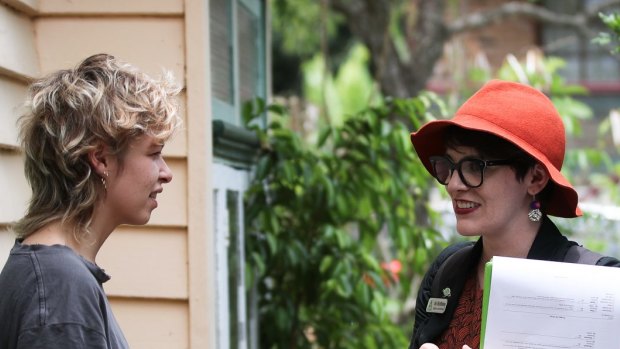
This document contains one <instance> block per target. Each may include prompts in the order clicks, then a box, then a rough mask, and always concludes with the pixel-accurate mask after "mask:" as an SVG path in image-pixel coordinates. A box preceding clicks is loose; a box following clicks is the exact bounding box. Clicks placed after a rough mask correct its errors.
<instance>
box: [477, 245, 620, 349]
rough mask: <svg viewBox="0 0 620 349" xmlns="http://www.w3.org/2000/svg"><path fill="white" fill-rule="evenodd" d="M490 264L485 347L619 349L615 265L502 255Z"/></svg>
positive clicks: (619, 292) (619, 278)
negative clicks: (571, 262)
mask: <svg viewBox="0 0 620 349" xmlns="http://www.w3.org/2000/svg"><path fill="white" fill-rule="evenodd" d="M492 264H493V272H492V278H491V284H490V296H489V304H488V305H489V306H488V310H487V323H486V331H485V337H484V338H485V341H484V348H485V349H504V348H505V349H547V348H549V349H563V348H593V349H620V312H619V311H620V303H618V302H619V301H620V268H611V267H601V266H592V265H583V264H569V263H559V262H548V261H536V260H529V259H521V258H507V257H493V261H492ZM487 287H488V286H487Z"/></svg>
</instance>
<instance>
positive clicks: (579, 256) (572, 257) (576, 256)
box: [564, 245, 603, 265]
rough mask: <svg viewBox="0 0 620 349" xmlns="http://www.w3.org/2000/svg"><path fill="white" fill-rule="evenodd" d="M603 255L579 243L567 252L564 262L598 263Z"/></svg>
mask: <svg viewBox="0 0 620 349" xmlns="http://www.w3.org/2000/svg"><path fill="white" fill-rule="evenodd" d="M601 258H603V255H602V254H600V253H596V252H593V251H590V250H588V249H587V248H585V247H583V246H579V245H573V246H571V247H570V248H569V249H568V252H566V256H564V262H568V263H579V264H590V265H596V264H597V263H598V261H599V260H600V259H601Z"/></svg>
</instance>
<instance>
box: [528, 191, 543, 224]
mask: <svg viewBox="0 0 620 349" xmlns="http://www.w3.org/2000/svg"><path fill="white" fill-rule="evenodd" d="M527 217H528V218H529V219H530V221H532V222H539V221H540V219H541V218H542V212H540V201H538V200H536V195H533V197H532V202H531V203H530V212H529V213H528V214H527Z"/></svg>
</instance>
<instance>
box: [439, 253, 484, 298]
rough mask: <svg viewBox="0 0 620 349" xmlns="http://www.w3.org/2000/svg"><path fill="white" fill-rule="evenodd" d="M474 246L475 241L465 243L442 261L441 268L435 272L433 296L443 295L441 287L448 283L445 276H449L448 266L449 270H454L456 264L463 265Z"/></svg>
mask: <svg viewBox="0 0 620 349" xmlns="http://www.w3.org/2000/svg"><path fill="white" fill-rule="evenodd" d="M473 248H474V244H473V243H467V244H463V246H461V248H459V249H458V250H456V251H455V252H454V253H452V254H451V255H450V256H448V257H447V258H446V259H445V260H444V261H443V263H441V266H440V267H439V269H437V273H435V277H434V278H433V284H432V286H431V297H440V296H443V294H442V292H443V290H442V289H441V287H443V285H445V284H446V283H445V278H446V277H448V275H447V273H446V272H445V270H446V268H448V270H453V267H454V266H455V265H462V264H463V263H465V258H466V257H467V256H468V255H469V253H470V252H471V250H472V249H473Z"/></svg>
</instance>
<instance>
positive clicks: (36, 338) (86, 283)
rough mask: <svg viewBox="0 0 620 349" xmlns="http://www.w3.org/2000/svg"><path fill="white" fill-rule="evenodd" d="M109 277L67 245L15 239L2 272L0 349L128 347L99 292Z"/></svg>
mask: <svg viewBox="0 0 620 349" xmlns="http://www.w3.org/2000/svg"><path fill="white" fill-rule="evenodd" d="M109 279H110V277H109V276H108V275H107V274H106V273H105V272H104V271H103V269H101V268H99V267H98V266H96V265H95V264H93V263H91V262H89V261H87V260H86V259H84V258H83V257H81V256H80V255H78V254H76V253H75V252H74V251H73V250H71V249H70V248H68V247H66V246H61V245H54V246H45V245H22V244H21V243H20V242H19V241H16V242H15V245H14V246H13V248H12V249H11V253H10V255H9V258H8V260H7V263H6V265H5V266H4V269H3V270H2V272H1V273H0V348H2V349H25V348H28V349H37V348H46V349H61V348H62V349H72V348H97V349H99V348H101V349H104V348H105V349H124V348H129V345H128V344H127V341H126V340H125V337H124V336H123V333H122V331H121V329H120V327H119V326H118V324H117V322H116V319H115V318H114V315H113V314H112V310H111V308H110V304H109V302H108V299H107V297H106V295H105V292H104V291H103V287H102V284H103V283H104V282H106V281H107V280H109Z"/></svg>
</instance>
